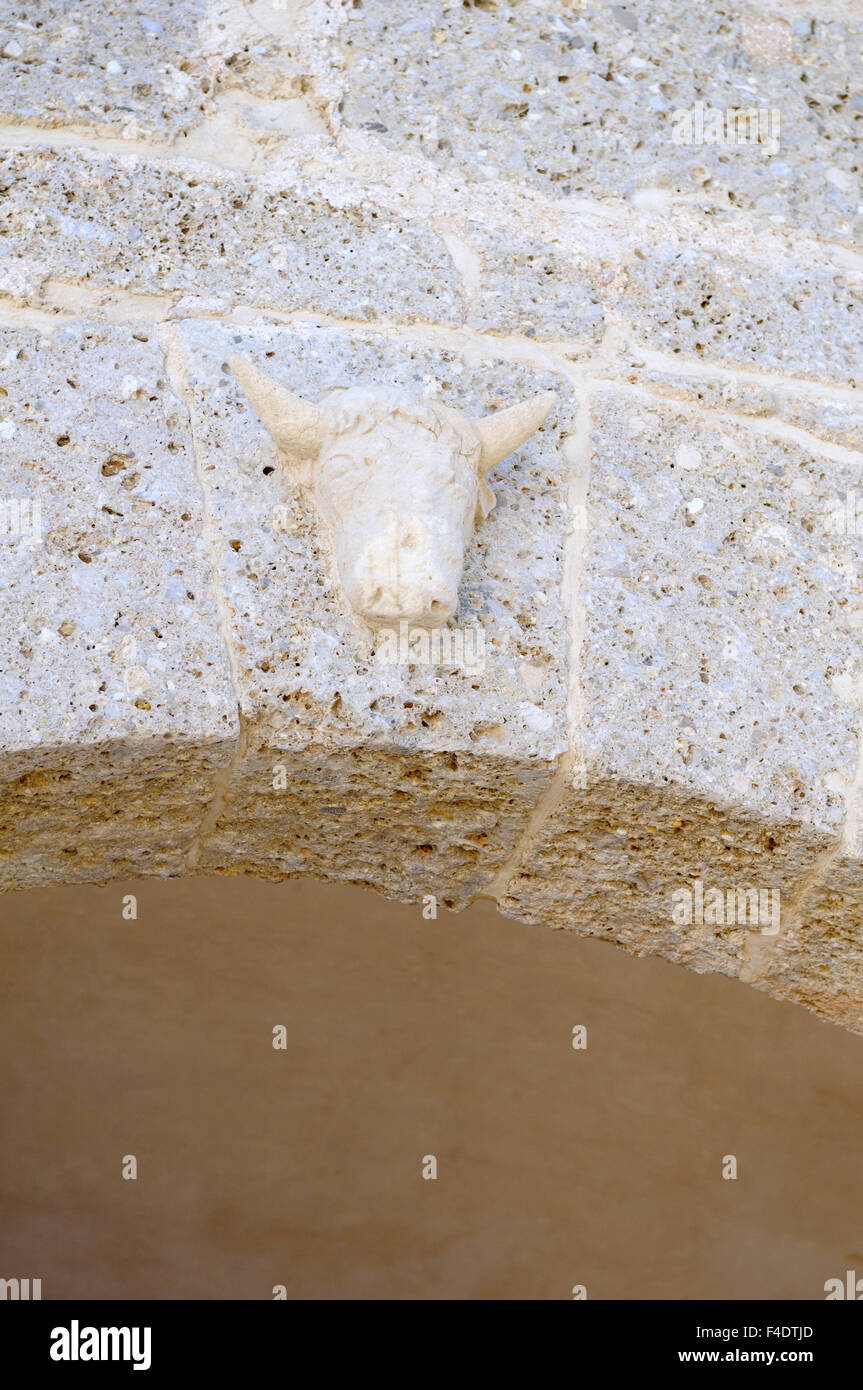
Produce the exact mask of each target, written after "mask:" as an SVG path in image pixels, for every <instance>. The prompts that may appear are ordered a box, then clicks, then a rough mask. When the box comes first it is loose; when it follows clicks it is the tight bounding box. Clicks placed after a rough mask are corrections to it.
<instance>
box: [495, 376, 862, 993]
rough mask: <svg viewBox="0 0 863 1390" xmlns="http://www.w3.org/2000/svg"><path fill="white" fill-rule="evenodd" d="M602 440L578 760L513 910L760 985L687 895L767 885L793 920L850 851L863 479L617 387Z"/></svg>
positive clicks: (596, 401) (602, 404)
mask: <svg viewBox="0 0 863 1390" xmlns="http://www.w3.org/2000/svg"><path fill="white" fill-rule="evenodd" d="M589 451H590V456H591V463H590V488H589V502H588V507H589V524H588V531H587V537H586V540H585V544H584V553H583V559H582V565H583V571H582V580H581V586H580V599H581V604H582V606H583V612H582V615H581V627H582V637H581V640H582V647H581V662H580V686H579V691H578V700H579V706H580V717H579V720H578V724H577V727H576V730H575V741H574V766H573V770H572V774H571V775H570V778H569V785H568V786H567V788H566V793H565V796H564V797H563V799H562V800H561V802H560V804H559V805H558V806H557V807H556V809H555V811H554V814H553V815H552V816H551V817H550V818H549V820H548V821H547V823H546V824H545V825H544V826H543V828H542V833H541V836H540V837H538V839H537V840H536V842H535V843H534V844H533V846H532V847H531V852H530V854H529V856H528V858H527V860H526V861H525V864H524V865H523V866H522V869H521V872H520V874H519V875H518V876H517V877H516V878H514V879H513V880H512V881H511V883H510V885H509V890H508V899H507V900H506V906H507V907H508V908H509V909H510V910H513V911H517V912H518V913H519V914H520V915H524V916H526V917H527V918H528V920H532V921H540V920H541V921H550V920H553V921H555V922H556V923H557V925H561V926H568V925H576V926H577V927H578V928H579V929H580V930H582V931H584V932H586V933H587V934H591V935H593V934H597V935H610V936H612V937H613V938H614V939H617V940H625V941H626V942H627V943H628V944H629V945H630V946H631V947H632V948H633V949H636V950H645V949H647V950H654V949H656V947H657V944H659V943H661V947H660V948H661V949H662V951H663V953H664V954H666V955H668V956H669V957H670V958H671V959H676V960H683V961H686V962H687V963H690V964H695V965H696V966H697V967H699V968H712V969H717V968H719V969H723V970H727V971H728V972H729V973H734V974H737V973H739V972H741V971H742V972H743V973H744V974H746V975H752V976H754V972H755V971H756V965H755V963H754V962H752V961H750V959H749V956H750V954H751V950H750V948H751V943H752V933H751V931H750V930H748V929H747V927H746V926H745V925H744V927H743V929H741V928H740V924H739V923H737V922H736V921H735V922H734V923H732V924H731V926H730V927H729V925H728V923H721V924H714V929H711V924H708V925H707V926H706V927H705V926H704V924H700V925H701V927H702V929H701V930H699V929H698V925H696V924H693V930H690V931H688V932H681V930H680V925H679V923H678V924H676V923H675V921H674V917H673V910H674V905H675V899H674V893H675V891H676V890H677V889H680V888H683V889H686V888H689V889H691V888H692V885H693V884H694V883H695V882H696V881H700V882H702V883H703V884H704V885H705V887H709V886H711V885H714V884H715V885H717V886H721V888H722V890H723V892H725V891H726V890H727V889H728V888H736V887H737V886H738V885H739V886H747V885H749V886H751V885H760V886H761V887H763V888H766V889H769V890H771V891H773V890H778V891H779V893H780V902H781V903H784V904H785V913H786V918H789V914H790V912H791V910H792V905H793V904H794V901H795V896H796V895H799V893H800V891H801V890H802V889H803V887H804V886H805V884H806V881H807V879H808V876H809V875H810V874H811V872H812V871H813V869H814V868H815V866H816V862H817V860H818V859H819V857H820V856H822V855H824V854H825V853H829V852H831V851H833V850H835V848H836V847H837V845H838V843H839V837H840V835H841V832H842V828H843V824H844V819H845V799H846V795H847V793H848V791H849V789H850V788H851V786H852V784H853V782H854V777H855V769H856V764H857V740H858V737H859V726H860V682H861V654H860V625H861V622H863V605H861V596H863V591H861V580H860V574H859V566H858V564H857V559H856V556H855V554H854V550H853V548H849V543H848V538H847V537H846V536H845V535H843V534H841V533H838V532H837V528H836V527H835V526H834V525H833V524H832V517H833V513H834V511H835V508H836V502H837V498H839V497H842V496H845V495H846V494H847V492H849V491H850V490H852V489H853V487H854V485H855V483H856V481H857V477H858V470H857V467H856V464H855V463H851V462H849V463H845V464H842V463H839V462H836V461H833V460H827V459H825V458H823V457H821V456H819V455H818V454H816V453H814V452H809V451H807V450H806V449H805V448H801V447H800V446H799V445H797V444H794V443H790V442H785V441H779V440H777V439H774V438H769V437H765V436H763V435H760V434H758V433H757V432H755V431H753V430H752V429H749V428H747V427H746V424H745V423H740V422H738V421H736V420H725V421H722V422H721V423H715V422H713V421H710V420H708V419H705V418H704V417H703V416H700V415H698V414H695V416H694V417H693V414H692V413H691V412H686V413H679V411H677V410H675V409H674V407H673V406H670V405H667V404H662V403H660V402H658V401H654V400H652V399H651V398H650V397H649V396H647V395H646V393H644V394H639V393H635V392H633V393H629V392H627V391H625V390H618V389H611V390H605V391H600V392H597V394H596V395H595V396H594V398H593V401H592V406H591V426H590V440H589ZM564 865H566V866H567V869H566V873H562V868H563V866H564ZM766 939H767V938H763V939H762V940H761V941H759V942H758V945H759V946H760V947H761V948H762V952H763V951H765V950H766V949H767V947H766V946H765V940H766ZM769 940H770V941H772V938H769ZM771 949H772V946H771ZM761 966H762V962H761V961H760V960H759V962H758V967H757V968H758V969H760V968H761Z"/></svg>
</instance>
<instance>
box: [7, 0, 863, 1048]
mask: <svg viewBox="0 0 863 1390" xmlns="http://www.w3.org/2000/svg"><path fill="white" fill-rule="evenodd" d="M861 36H863V24H861V19H860V14H859V7H858V6H856V4H855V3H853V0H817V3H816V5H815V6H814V7H805V6H803V4H802V0H792V3H791V4H790V6H786V7H785V8H784V9H783V10H782V12H781V14H780V13H779V12H778V11H777V12H775V13H769V14H765V13H763V12H762V11H761V9H760V8H759V7H756V6H755V5H754V4H748V5H745V6H743V7H737V8H734V9H730V8H729V7H724V8H723V7H722V6H721V5H719V4H717V3H713V0H711V3H708V4H707V5H702V6H699V7H694V8H693V7H689V8H686V7H684V6H682V5H680V4H679V3H676V0H674V2H673V0H660V3H658V4H656V5H651V6H649V7H647V6H636V5H634V4H631V3H628V2H627V0H624V3H621V4H618V3H606V0H520V3H515V0H430V3H424V4H423V5H420V6H417V5H413V6H410V5H407V4H406V3H403V0H395V3H390V0H386V3H385V2H384V0H363V3H362V4H359V3H350V4H348V3H345V4H343V3H340V0H308V3H306V2H305V0H249V3H240V0H176V2H175V3H171V4H165V5H162V6H160V7H159V9H158V13H157V12H156V11H154V10H153V9H152V7H150V6H142V5H132V6H131V7H129V6H126V7H124V8H122V9H119V8H117V7H112V6H109V5H105V4H102V3H95V0H83V3H82V4H80V5H77V6H75V7H74V9H70V8H68V7H64V6H59V5H52V4H48V5H42V6H40V7H39V8H38V11H36V10H34V9H33V7H27V6H25V5H23V4H21V3H20V0H15V2H14V3H7V4H6V5H5V6H4V5H0V324H2V325H4V330H3V331H4V333H5V342H4V346H3V348H2V350H0V362H2V364H3V365H2V369H0V463H2V465H3V479H4V482H3V485H2V488H0V501H2V502H3V504H4V507H5V506H6V503H7V502H9V501H10V500H11V501H15V500H16V499H17V500H19V501H20V497H21V496H27V497H33V498H34V499H35V497H36V496H37V494H39V495H40V496H41V500H42V505H43V516H44V526H45V538H44V542H43V544H42V545H41V547H36V548H27V547H24V546H22V544H21V537H16V536H14V535H10V534H6V533H5V532H4V534H3V535H2V536H0V583H2V594H3V605H4V624H3V634H4V635H3V638H2V641H0V646H2V663H0V686H2V694H3V698H2V702H0V742H2V748H3V753H4V759H3V766H4V768H5V772H4V774H3V778H2V779H0V780H2V784H3V785H2V789H0V821H2V826H3V832H2V836H0V864H2V869H0V882H2V883H3V884H4V885H10V886H17V885H21V884H28V883H33V882H38V881H41V880H43V879H49V878H57V879H64V878H65V879H70V878H71V879H76V878H77V879H86V878H99V877H107V876H110V875H112V874H115V873H130V872H135V873H152V872H155V873H176V872H181V871H182V869H183V868H184V866H188V865H193V864H194V865H196V866H198V867H199V868H201V869H205V870H207V871H212V872H237V871H240V872H242V871H247V872H254V873H259V874H267V875H270V876H273V877H282V876H286V875H293V874H301V873H311V874H316V875H320V876H323V877H338V878H345V879H351V880H353V881H355V882H360V883H366V884H369V885H372V886H375V887H378V888H380V889H382V890H383V891H385V892H388V893H391V894H394V895H397V896H400V897H404V898H409V899H414V900H415V899H418V898H419V897H420V896H421V895H422V894H425V893H433V894H434V895H435V896H436V897H438V898H439V899H440V900H442V901H444V902H447V903H450V904H452V905H454V906H461V905H462V904H463V903H464V902H466V901H468V900H469V898H470V897H471V895H472V894H475V893H477V892H485V893H490V894H492V895H493V896H495V897H497V898H498V899H499V900H500V902H501V905H502V906H503V908H504V909H505V910H506V911H508V912H512V913H513V914H515V915H517V916H520V917H522V918H524V919H526V920H528V921H531V922H545V923H549V924H552V925H556V926H561V927H566V928H571V929H575V930H578V931H584V932H591V933H594V934H601V935H604V936H607V937H608V938H610V939H612V940H614V941H616V942H618V943H620V944H621V945H624V946H625V947H627V948H628V949H631V950H634V951H637V952H639V953H648V952H659V953H661V954H662V955H664V956H666V957H668V958H670V959H673V960H676V961H680V962H682V963H685V964H688V965H690V966H692V967H694V968H696V969H700V970H705V969H717V970H722V971H726V972H728V973H730V974H737V975H739V976H740V977H741V978H742V979H744V980H747V981H749V982H751V983H752V984H754V985H756V986H757V987H758V988H761V989H765V990H768V991H770V992H771V993H773V994H775V995H777V996H779V997H782V998H788V999H793V1000H797V1001H799V1002H802V1003H804V1004H805V1005H807V1006H808V1007H810V1008H813V1009H815V1010H816V1012H818V1013H819V1014H820V1015H822V1016H823V1017H826V1018H830V1019H833V1020H835V1021H837V1022H839V1023H841V1024H843V1025H844V1026H846V1027H849V1028H853V1029H856V1030H857V1031H863V983H861V982H863V955H861V944H860V943H861V942H863V906H861V893H860V888H859V884H860V882H861V875H863V862H861V861H863V843H861V839H860V826H861V824H863V753H861V747H863V745H861V737H863V735H861V718H863V595H861V578H860V576H861V574H863V569H861V558H863V555H861V549H863V486H861V485H860V483H859V479H860V478H861V476H863V473H861V467H863V359H861V344H863V248H861V245H860V240H861V238H860V226H861V221H860V217H861V209H863V203H861V196H860V162H859V153H858V151H859V136H860V130H861V122H863V97H861V95H860V91H859V71H860V59H861ZM699 103H703V104H704V107H705V108H708V109H710V110H720V109H722V110H729V109H730V110H732V111H742V112H747V111H751V110H755V111H758V110H759V109H760V110H763V111H765V112H768V111H769V112H771V113H773V112H775V111H777V110H778V113H779V119H780V126H779V130H778V147H774V145H773V144H771V141H773V140H775V138H776V136H777V130H776V127H775V124H774V125H772V126H771V128H770V129H769V130H768V131H766V138H765V139H764V140H762V141H761V142H760V143H754V144H745V145H740V144H737V143H729V142H725V143H723V144H714V143H701V144H692V145H688V144H680V143H676V142H675V139H674V138H673V135H674V131H675V129H679V128H680V113H682V112H684V111H687V110H689V111H690V112H691V113H692V112H694V111H695V109H696V108H697V106H698V104H699ZM19 352H22V353H23V354H24V355H23V356H20V357H19V355H18V354H19ZM235 352H242V353H244V354H246V355H247V356H248V357H250V358H251V359H252V360H253V361H256V362H257V363H258V364H259V365H260V366H261V367H264V368H265V369H266V370H267V371H268V372H271V373H273V374H274V375H276V376H277V377H278V378H279V379H280V380H282V381H283V382H284V383H285V385H287V386H289V387H292V388H293V389H294V390H296V391H299V392H304V393H306V394H308V395H310V396H312V397H314V396H315V395H316V394H317V393H318V392H319V391H320V390H322V389H323V388H324V387H327V386H331V385H336V384H340V385H349V384H365V383H367V382H368V381H371V380H377V381H380V382H383V383H385V384H387V385H396V384H397V385H401V386H404V387H407V388H409V389H410V390H411V391H412V392H414V393H416V394H417V395H418V396H422V395H423V394H427V393H431V394H439V395H440V397H441V398H442V399H443V400H444V401H445V402H449V403H452V404H455V405H457V406H460V407H463V408H464V409H466V410H467V412H468V413H469V414H472V415H473V414H476V415H479V414H481V413H483V412H484V411H487V410H491V409H495V408H498V407H500V406H506V405H510V404H512V403H513V402H514V400H515V399H517V398H518V397H519V396H520V395H523V394H529V393H531V392H533V391H540V390H545V389H548V388H549V387H552V388H554V389H555V390H556V391H557V392H558V394H559V397H560V402H559V405H558V407H557V409H556V411H555V412H554V414H553V415H552V416H551V417H550V418H549V421H548V423H547V425H546V427H545V428H544V430H543V431H542V432H541V433H540V434H539V435H537V436H536V437H535V438H534V439H533V440H531V441H530V442H529V443H528V444H527V445H526V446H525V447H524V448H523V449H522V450H520V451H518V452H517V453H516V454H515V455H514V456H513V457H512V458H510V459H509V460H507V461H506V462H505V463H504V464H503V465H502V466H501V467H500V468H498V469H497V470H495V472H494V474H493V475H492V478H491V481H492V483H493V486H494V489H495V492H496V493H497V496H498V507H497V509H496V510H495V511H494V512H493V513H492V514H491V515H490V516H489V517H488V518H487V520H485V521H484V522H482V523H481V524H480V526H479V527H478V529H477V531H476V533H475V535H474V537H473V539H472V541H471V544H470V548H469V552H468V560H467V569H466V573H465V578H464V583H463V586H462V591H461V607H460V610H459V613H458V614H457V617H456V619H455V620H454V623H453V626H454V627H456V628H458V627H459V626H461V627H467V628H470V627H471V626H472V625H474V624H479V625H481V627H482V630H483V633H484V636H485V639H486V647H485V661H484V664H481V665H480V666H479V667H478V668H477V669H475V670H473V671H467V670H465V669H456V668H453V667H444V666H441V665H431V666H423V665H421V664H418V663H416V662H414V663H412V664H402V665H397V666H395V667H392V666H389V667H387V666H385V665H383V664H381V662H380V661H378V660H377V659H376V651H377V648H376V645H375V639H374V638H373V637H372V635H371V633H370V632H369V630H368V629H365V628H364V627H363V625H362V624H359V623H358V622H357V621H356V620H355V619H354V618H353V617H352V616H351V614H350V612H349V611H348V610H347V608H346V606H345V603H344V601H343V598H342V596H341V594H340V592H339V590H338V588H337V586H336V584H335V583H334V580H333V574H332V566H331V557H330V556H329V555H328V554H327V551H326V545H325V542H324V540H323V539H322V536H321V533H320V530H319V528H318V526H317V525H316V520H315V517H314V515H313V512H312V511H311V509H310V504H309V502H308V499H307V497H306V496H305V494H303V493H301V492H300V491H299V490H298V488H297V486H296V485H295V483H294V482H293V481H292V480H291V478H290V476H289V475H288V472H287V471H286V469H285V467H284V461H283V460H282V459H281V458H280V457H279V456H278V455H277V453H276V450H275V448H274V446H273V444H272V442H271V440H270V438H269V436H268V435H267V433H266V431H265V430H264V429H263V428H262V426H261V425H260V424H259V422H258V421H257V419H256V417H255V415H254V412H253V411H252V410H251V408H250V406H249V404H248V402H247V401H246V400H245V399H244V398H243V396H242V395H241V393H240V392H239V390H238V389H237V386H236V383H235V382H234V381H233V379H232V378H231V377H230V375H229V374H228V373H227V371H226V370H225V367H224V363H225V361H226V359H227V358H228V356H230V355H231V354H232V353H235ZM4 353H5V356H4V355H3V354H4ZM61 438H64V439H65V440H66V442H64V443H59V442H58V441H59V440H60V439H61ZM112 459H113V460H114V461H113V462H111V460H112ZM103 465H109V467H108V471H107V473H104V474H103V473H102V472H101V469H102V467H103ZM192 595H194V597H192ZM147 706H149V708H147ZM279 768H281V769H283V771H282V772H281V773H279V772H277V769H279ZM274 779H275V780H276V781H277V782H279V783H281V782H282V781H283V783H284V787H283V789H280V788H279V787H274V785H273V782H274ZM696 881H701V882H702V883H703V884H704V886H705V887H706V888H709V887H712V886H715V887H718V888H720V889H721V890H723V892H727V891H728V890H729V889H730V890H734V889H737V888H744V887H747V886H749V887H754V888H756V889H761V890H767V891H769V892H776V891H777V890H778V892H779V893H780V895H781V904H782V907H781V930H780V932H779V934H778V935H775V936H774V935H765V934H763V933H762V932H761V931H759V930H756V929H753V928H752V926H751V924H750V925H744V926H741V925H740V924H739V923H738V922H736V921H732V922H730V923H723V924H722V925H721V926H716V925H715V924H714V925H712V926H708V927H705V926H704V925H702V926H698V925H697V924H695V925H692V926H685V925H681V924H680V923H678V922H676V921H675V920H674V918H673V915H672V913H673V906H674V902H673V894H674V892H675V890H676V889H677V888H680V887H691V885H692V884H693V883H694V882H696Z"/></svg>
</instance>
